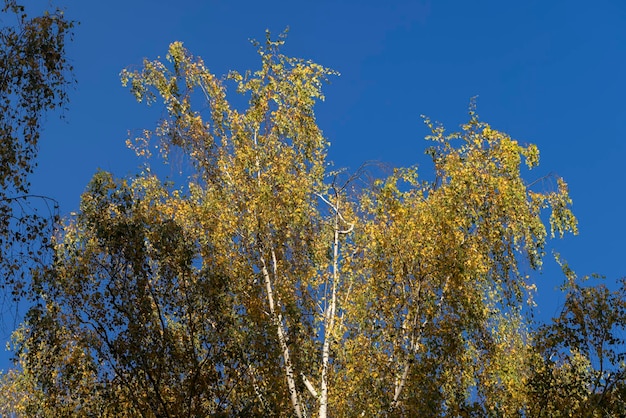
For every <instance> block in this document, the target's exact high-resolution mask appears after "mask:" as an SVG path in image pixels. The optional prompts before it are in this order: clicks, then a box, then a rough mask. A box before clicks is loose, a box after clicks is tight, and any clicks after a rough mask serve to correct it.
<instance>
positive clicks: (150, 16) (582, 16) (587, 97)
mask: <svg viewBox="0 0 626 418" xmlns="http://www.w3.org/2000/svg"><path fill="white" fill-rule="evenodd" d="M35 3H38V2H35V1H34V0H31V4H35ZM56 4H59V5H60V6H62V7H64V8H65V9H66V11H65V13H66V15H67V16H68V17H69V18H71V19H76V20H78V21H80V26H78V28H77V29H76V35H75V39H74V42H73V43H72V44H71V45H70V46H69V55H70V58H71V60H72V62H73V64H74V66H75V70H76V76H77V79H78V85H77V88H76V89H75V90H74V91H71V94H70V96H71V103H70V108H69V110H68V111H67V112H65V117H66V118H65V120H64V121H58V120H57V119H56V117H54V116H50V117H49V121H48V124H47V128H46V131H45V133H44V136H43V139H42V142H41V146H40V158H39V167H38V169H37V171H36V173H35V175H34V176H33V177H32V185H33V192H36V193H40V194H45V195H49V196H52V197H54V198H56V199H57V200H58V201H59V203H60V206H61V212H62V213H64V214H66V213H69V212H70V211H73V210H76V209H77V207H78V202H79V198H80V194H81V193H82V191H83V190H84V188H85V186H86V184H87V182H88V181H89V179H90V178H91V176H92V175H93V173H94V172H95V171H96V170H97V169H98V168H101V169H105V170H109V171H112V172H114V173H115V174H116V175H119V176H124V175H132V174H133V173H135V172H137V171H138V167H139V165H140V164H141V162H140V161H138V160H137V159H136V158H135V156H134V154H133V152H132V151H130V150H128V149H126V147H125V145H124V141H125V139H126V137H127V131H128V130H140V129H143V128H152V127H153V126H154V124H155V121H156V118H157V117H158V116H159V115H160V111H159V109H158V107H156V108H155V109H153V110H148V109H147V108H146V107H145V106H143V105H139V104H137V103H136V102H135V101H134V99H133V97H132V96H131V95H130V94H129V93H128V91H126V90H125V89H124V88H123V87H122V86H121V84H120V81H119V76H118V74H119V72H120V70H121V69H122V68H124V67H127V66H130V65H139V64H141V61H142V59H143V58H144V57H147V58H150V59H153V58H156V57H157V56H164V55H165V54H166V51H167V47H168V44H169V43H170V42H172V41H175V40H180V41H183V42H184V44H185V46H186V47H187V48H188V49H189V50H190V51H191V52H192V53H193V54H195V55H200V56H202V57H203V59H204V60H205V63H206V65H207V66H208V67H209V68H210V69H211V70H212V71H213V72H214V73H217V74H224V73H226V72H227V71H228V70H230V69H236V70H240V71H243V70H245V69H248V68H253V69H254V68H256V67H257V66H258V60H257V56H256V53H255V49H254V48H253V47H252V46H251V45H250V42H249V39H250V38H257V39H263V37H264V32H265V29H269V30H270V31H272V32H273V33H275V34H278V33H280V32H281V31H283V30H284V29H285V28H286V27H287V26H289V27H290V32H289V37H288V40H287V45H286V46H285V48H284V52H285V53H286V54H288V55H293V56H298V57H301V58H306V59H312V60H314V61H316V62H318V63H320V64H323V65H325V66H328V67H331V68H333V69H335V70H337V71H339V72H340V73H341V76H340V77H336V78H334V79H333V80H332V83H331V84H330V85H329V86H327V87H326V89H325V93H326V102H324V103H322V104H320V105H319V106H318V108H317V114H318V118H319V124H320V126H321V127H322V129H323V130H324V132H325V134H326V136H327V137H328V138H329V140H330V141H331V143H332V146H331V149H330V158H331V159H332V160H333V161H334V162H335V166H337V167H351V168H352V169H355V168H357V167H358V166H359V165H360V164H361V163H362V162H364V161H367V160H378V161H382V162H385V163H389V164H391V165H394V166H405V165H410V164H414V163H420V164H423V165H424V168H425V169H424V173H425V174H424V176H427V173H428V169H427V167H428V159H427V158H426V157H425V156H424V155H423V151H424V150H425V148H426V146H427V145H428V144H427V143H426V142H425V141H424V140H423V139H422V138H423V137H424V135H426V134H427V131H426V129H425V127H424V125H423V124H422V122H421V119H420V115H421V114H425V115H428V116H429V117H431V118H432V119H435V120H438V121H441V122H443V123H444V124H446V125H447V126H448V128H449V129H456V128H457V127H458V126H459V125H460V124H461V123H463V122H465V121H466V117H467V107H468V103H469V101H470V98H471V97H473V96H478V113H479V114H480V116H481V119H483V120H484V121H486V122H489V123H490V124H491V125H492V126H493V127H494V128H496V129H499V130H502V131H504V132H507V133H508V134H510V135H511V136H513V137H514V138H516V139H518V140H520V141H521V142H528V143H535V144H536V145H537V146H538V147H539V149H540V151H541V165H540V167H539V169H537V170H535V171H533V172H531V176H530V177H529V180H533V179H535V178H537V177H540V176H542V175H545V174H548V173H556V174H558V175H560V176H563V177H564V178H565V179H566V181H567V182H568V184H569V185H570V189H571V195H572V197H573V200H574V206H573V209H574V213H575V214H576V215H577V217H578V219H579V222H580V225H579V226H580V234H579V235H578V236H576V237H567V238H566V239H564V240H561V241H556V242H553V243H552V244H551V245H552V246H553V247H555V248H556V249H557V250H558V251H559V252H560V253H561V254H562V256H563V257H564V258H565V259H567V260H568V261H569V262H570V265H571V266H572V267H573V268H574V269H575V270H576V271H577V272H578V273H579V275H585V274H589V273H592V272H598V273H601V274H605V275H606V276H607V277H608V280H609V281H613V280H614V279H617V278H618V277H621V276H623V275H624V274H626V268H624V266H623V263H622V260H623V259H624V258H625V257H624V256H625V251H624V250H625V245H624V237H626V221H625V217H624V213H625V211H624V204H625V203H626V197H625V191H626V186H625V184H626V174H625V170H624V168H625V166H626V165H625V164H624V161H626V141H625V139H626V101H625V100H624V99H623V97H624V95H625V93H626V77H625V76H626V2H623V1H621V0H613V1H609V0H597V1H594V2H593V3H592V2H586V1H577V0H573V1H523V2H521V1H517V2H509V1H498V0H490V1H476V2H469V1H463V0H437V1H436V0H432V1H426V0H416V1H380V0H377V1H369V0H367V1H366V0H360V1H356V0H351V1H316V2H304V1H295V0H292V1H248V0H241V1H222V0H207V1H198V0H196V1H192V0H179V1H177V2H172V1H164V0H153V1H143V0H142V1H128V0H127V1H119V0H109V1H107V2H92V1H83V0H57V3H56ZM535 279H536V280H537V283H538V286H539V294H538V297H537V301H538V303H539V307H538V308H539V312H540V315H542V316H545V317H549V316H551V315H553V314H555V313H556V312H557V310H558V307H559V303H560V302H561V301H562V298H561V297H560V296H559V295H558V294H557V293H556V292H554V288H555V287H557V286H558V285H559V284H560V283H561V282H562V276H561V275H560V274H559V273H558V269H557V268H556V267H555V264H554V263H553V262H551V261H549V260H547V262H546V268H545V271H544V273H543V274H541V275H537V276H535ZM4 319H5V321H4V322H5V326H4V327H3V328H2V329H1V330H0V337H2V339H3V340H4V339H6V338H7V337H8V333H9V332H10V325H11V324H9V325H6V323H7V318H6V315H5V318H4ZM8 322H9V323H10V322H12V319H11V320H9V321H8ZM3 361H6V360H3V357H2V356H0V369H2V368H6V366H4V364H3Z"/></svg>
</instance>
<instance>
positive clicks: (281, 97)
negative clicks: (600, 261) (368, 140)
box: [0, 35, 624, 417]
mask: <svg viewBox="0 0 626 418" xmlns="http://www.w3.org/2000/svg"><path fill="white" fill-rule="evenodd" d="M283 42H284V37H279V39H278V40H273V39H272V38H271V37H270V36H269V35H268V37H267V39H266V41H265V43H262V44H256V47H257V49H258V54H259V57H260V59H261V66H260V69H259V70H257V71H254V72H246V73H245V74H240V73H237V72H231V73H229V74H228V75H227V76H225V77H223V78H218V77H217V76H215V75H213V74H212V73H211V72H210V71H209V70H208V69H207V68H206V66H205V64H204V62H203V61H202V60H201V59H200V58H197V57H194V56H192V55H191V54H190V53H189V52H188V51H187V50H186V49H185V48H184V47H183V45H182V44H181V43H179V42H175V43H173V44H171V45H170V48H169V52H168V55H167V60H166V61H159V60H157V61H148V60H146V61H145V62H144V63H143V66H142V67H141V68H140V69H138V70H124V71H123V72H122V74H121V77H122V82H123V84H124V85H126V86H129V87H130V90H131V92H132V93H133V94H134V96H135V98H136V99H137V100H138V101H140V102H142V101H143V102H146V103H148V104H155V103H162V104H163V106H164V109H165V113H164V114H165V116H164V117H163V119H162V120H161V121H160V122H159V123H158V125H157V126H156V128H155V129H153V130H146V131H145V132H144V133H143V134H142V135H141V136H140V137H139V138H130V139H129V141H128V144H129V146H130V147H131V148H133V149H134V150H135V151H136V152H137V154H138V155H139V156H140V157H141V158H142V159H143V161H144V162H145V165H144V168H143V170H142V171H141V172H140V173H139V174H138V175H137V176H135V177H133V178H127V179H120V178H116V177H115V176H114V175H112V174H110V173H107V172H98V173H97V174H96V175H95V176H94V177H93V179H92V180H91V182H90V184H89V185H88V187H87V189H86V191H85V193H84V194H83V196H82V199H81V206H80V211H79V213H78V214H77V215H76V216H73V217H71V218H69V219H67V220H66V222H65V224H64V225H63V232H62V233H59V234H57V235H55V236H54V251H55V258H54V262H53V263H51V264H50V265H48V266H46V267H45V268H40V269H38V270H36V272H35V274H34V276H33V277H32V292H33V294H34V300H35V304H34V305H33V306H32V308H31V309H30V311H29V313H28V315H27V318H26V322H25V323H24V325H23V326H22V327H21V328H19V329H18V330H17V331H16V333H15V336H14V346H15V348H16V350H17V351H16V353H17V361H18V365H19V367H20V369H19V370H18V371H15V372H11V373H9V374H6V375H4V381H3V385H2V386H1V389H0V395H1V396H2V397H4V399H10V402H11V403H10V405H12V406H11V407H12V408H13V410H12V412H17V413H18V415H24V416H31V415H32V416H145V417H181V416H242V417H243V416H263V417H266V416H297V417H313V416H317V417H327V416H336V417H343V416H367V417H371V416H407V417H408V416H468V417H469V416H572V415H568V413H570V412H571V411H577V410H576V409H575V408H576V405H578V407H579V408H586V409H585V411H587V412H588V413H590V414H593V413H596V414H600V415H597V416H609V415H603V412H602V411H604V412H606V411H609V413H611V412H610V411H618V410H619V408H621V407H623V400H622V398H621V395H620V393H621V392H619V391H620V390H621V391H623V386H622V384H623V383H622V382H623V378H624V376H623V374H624V373H623V371H621V372H620V371H619V370H618V369H619V367H621V366H618V363H619V361H621V357H619V355H618V354H615V350H616V349H615V344H614V343H615V342H616V341H614V340H607V341H609V342H610V343H611V344H613V345H612V346H611V347H612V349H615V350H614V351H611V353H613V354H611V356H610V357H609V358H608V359H606V360H605V362H606V363H605V364H607V365H608V364H611V365H613V366H614V368H613V369H612V370H614V371H615V374H612V375H610V376H607V375H606V374H604V375H602V373H603V372H602V373H601V375H597V374H593V373H592V369H593V367H592V363H591V362H592V361H595V360H594V358H595V357H593V355H596V354H597V353H598V352H599V351H598V350H597V349H595V346H594V345H593V342H589V343H588V344H587V345H585V344H582V343H581V342H580V341H578V340H576V338H575V337H574V335H575V332H576V329H577V328H576V326H577V325H576V324H578V322H576V321H582V322H584V323H585V324H589V326H591V327H596V326H601V325H602V323H597V317H593V316H594V315H601V313H597V314H596V313H595V312H596V311H592V313H591V314H589V315H591V317H581V316H580V315H579V314H578V313H577V312H578V311H577V310H576V309H578V308H577V306H579V305H577V304H576V303H583V302H582V301H585V302H584V303H587V302H586V299H585V298H590V299H592V300H593V301H597V303H604V304H603V305H602V304H600V305H598V307H597V312H600V311H601V312H607V309H608V307H612V306H614V305H615V306H617V305H619V306H620V307H621V306H622V305H621V304H622V302H620V301H621V300H623V299H620V298H619V297H618V296H612V295H611V294H610V293H607V292H603V293H601V294H595V293H589V292H587V291H585V290H584V289H583V288H582V287H580V286H579V285H578V284H576V283H578V282H576V281H575V280H572V281H571V286H570V287H568V292H569V293H568V295H571V296H572V299H571V302H568V304H567V305H566V307H565V310H564V312H563V314H562V317H561V318H560V319H558V320H557V321H556V322H555V323H554V324H553V325H550V326H546V327H544V328H541V330H540V332H538V331H536V330H535V329H534V328H533V326H532V323H531V312H532V306H533V305H532V296H533V293H534V285H533V282H532V280H531V279H530V276H529V275H530V273H531V272H532V271H533V270H536V269H539V268H540V267H541V263H542V259H543V257H544V248H545V245H546V240H547V239H548V238H549V237H550V236H562V235H563V234H565V233H570V232H571V233H576V219H575V218H574V216H573V214H572V212H571V211H570V204H571V201H570V198H569V196H568V191H567V185H566V183H565V182H564V181H563V180H562V179H560V178H558V179H555V182H554V184H555V185H556V186H555V187H554V188H553V189H541V188H534V187H531V186H530V184H529V182H528V181H527V180H525V178H523V177H522V173H530V174H533V175H535V171H536V170H534V169H535V168H536V167H537V165H538V163H539V151H538V150H537V148H536V147H535V146H534V145H529V144H523V143H520V142H518V141H516V140H514V139H513V138H511V137H510V136H508V135H507V134H505V133H503V132H499V131H497V130H495V129H493V128H492V127H491V126H490V125H488V124H486V123H484V122H482V121H480V120H479V118H478V116H477V114H476V113H475V106H474V104H472V105H471V106H470V115H469V120H468V121H467V122H466V123H465V124H464V125H462V126H461V129H460V130H459V131H458V132H452V133H447V132H446V131H445V130H444V128H443V127H442V126H440V125H438V124H436V123H434V122H431V121H430V120H429V119H427V118H425V123H426V125H427V127H428V128H429V130H430V132H431V133H430V135H429V136H428V137H427V138H426V139H427V140H428V141H429V144H430V147H429V148H428V151H427V152H428V154H429V155H430V156H431V157H432V161H433V168H434V169H433V174H434V175H433V178H431V179H429V180H422V178H421V177H418V170H417V168H416V167H409V168H398V169H395V170H393V172H392V173H391V174H390V175H389V176H387V177H386V178H380V179H377V180H373V181H369V180H368V181H365V179H366V178H365V177H364V176H362V172H359V173H356V174H353V175H352V174H348V173H346V172H344V171H341V170H340V171H330V170H329V167H331V165H330V164H329V162H328V161H327V159H326V154H327V148H328V142H327V140H326V139H325V137H324V136H323V134H322V131H321V130H320V128H319V127H318V124H317V122H316V118H315V114H314V106H315V105H316V103H317V102H318V101H320V100H323V99H324V96H323V94H322V90H321V89H322V86H323V84H324V82H326V81H327V79H328V78H329V77H332V76H333V75H335V73H334V72H333V71H331V70H329V69H327V68H325V67H322V66H320V65H318V64H315V63H313V62H310V61H305V60H300V59H294V58H290V57H287V56H284V55H282V54H281V52H280V46H281V45H282V44H283ZM229 88H231V90H232V88H234V90H235V92H236V93H238V94H240V95H242V96H243V97H244V98H245V99H246V100H247V105H246V106H240V107H237V106H235V105H233V103H239V102H240V101H241V99H240V98H238V99H236V100H234V101H233V99H230V97H231V96H230V95H231V94H232V92H231V91H230V90H229ZM155 151H156V153H157V155H152V154H153V153H154V152H155ZM172 155H177V156H180V155H182V156H183V159H184V161H187V162H188V163H189V166H188V168H185V172H186V173H188V176H187V178H186V179H185V181H184V182H181V183H174V184H172V183H170V182H168V181H166V179H163V178H160V177H159V175H157V174H156V173H158V172H159V170H158V165H155V164H156V163H158V162H159V161H162V160H165V161H168V158H171V156H172ZM159 157H160V158H161V160H160V159H159ZM529 169H533V171H530V172H529V171H528V170H529ZM530 174H527V175H530ZM363 184H365V186H363ZM357 186H358V187H357ZM568 300H569V299H568ZM588 303H595V302H588ZM594 306H595V305H594ZM620 309H622V311H623V307H621V308H620ZM622 311H620V312H622ZM620 315H622V314H621V313H620ZM592 317H593V318H592ZM594 318H595V319H594ZM611 318H613V322H612V323H611V327H613V326H614V325H615V326H619V324H623V322H620V321H623V319H624V318H623V316H615V317H611ZM594 329H595V328H594ZM611 329H612V328H611ZM611 329H609V330H608V331H607V333H608V334H607V335H612V334H611V332H612V331H611ZM603 335H604V334H603ZM593 336H595V334H593V335H592V336H591V337H590V338H593ZM594 350H596V351H594ZM552 353H558V356H554V355H552ZM603 353H605V352H603ZM606 353H608V352H606ZM606 353H605V354H606ZM607 355H608V354H607ZM604 370H608V368H606V367H605V368H604ZM622 370H623V369H622ZM567 379H569V380H567ZM585 379H587V380H585ZM594 379H595V380H594ZM568 382H569V383H568ZM589 382H595V386H592V385H590V384H589ZM567 385H570V386H567ZM603 385H604V386H603ZM599 398H601V399H599ZM590 399H595V401H594V402H595V404H593V405H595V406H592V407H589V406H588V405H589V402H590V401H589V400H590ZM594 408H595V409H594ZM601 408H605V409H601ZM579 410H582V409H579ZM568 411H569V412H568ZM558 413H560V414H561V415H558ZM590 416H591V415H590ZM615 416H617V415H615Z"/></svg>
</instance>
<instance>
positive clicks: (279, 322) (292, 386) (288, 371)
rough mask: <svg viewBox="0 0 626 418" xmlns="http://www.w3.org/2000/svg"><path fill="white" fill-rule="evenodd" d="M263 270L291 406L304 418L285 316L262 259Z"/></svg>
mask: <svg viewBox="0 0 626 418" xmlns="http://www.w3.org/2000/svg"><path fill="white" fill-rule="evenodd" d="M271 252H272V270H273V273H274V277H276V254H275V253H274V250H272V251H271ZM261 268H262V272H263V278H264V280H265V290H266V292H267V302H268V304H269V307H270V315H271V317H272V321H273V322H274V324H275V326H276V332H277V334H278V344H279V345H280V349H281V351H282V355H283V360H284V361H285V376H286V377H287V387H288V388H289V396H290V398H291V405H292V406H293V409H294V412H295V413H296V416H297V417H298V418H304V415H303V413H302V406H301V405H300V397H299V396H298V389H297V388H296V380H295V377H294V372H293V365H292V364H291V357H290V355H289V347H288V346H287V337H286V336H285V330H284V329H283V316H282V314H281V313H280V310H279V309H276V303H275V302H274V292H273V289H272V278H271V277H270V273H269V271H268V269H267V263H266V262H265V258H263V257H261Z"/></svg>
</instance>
